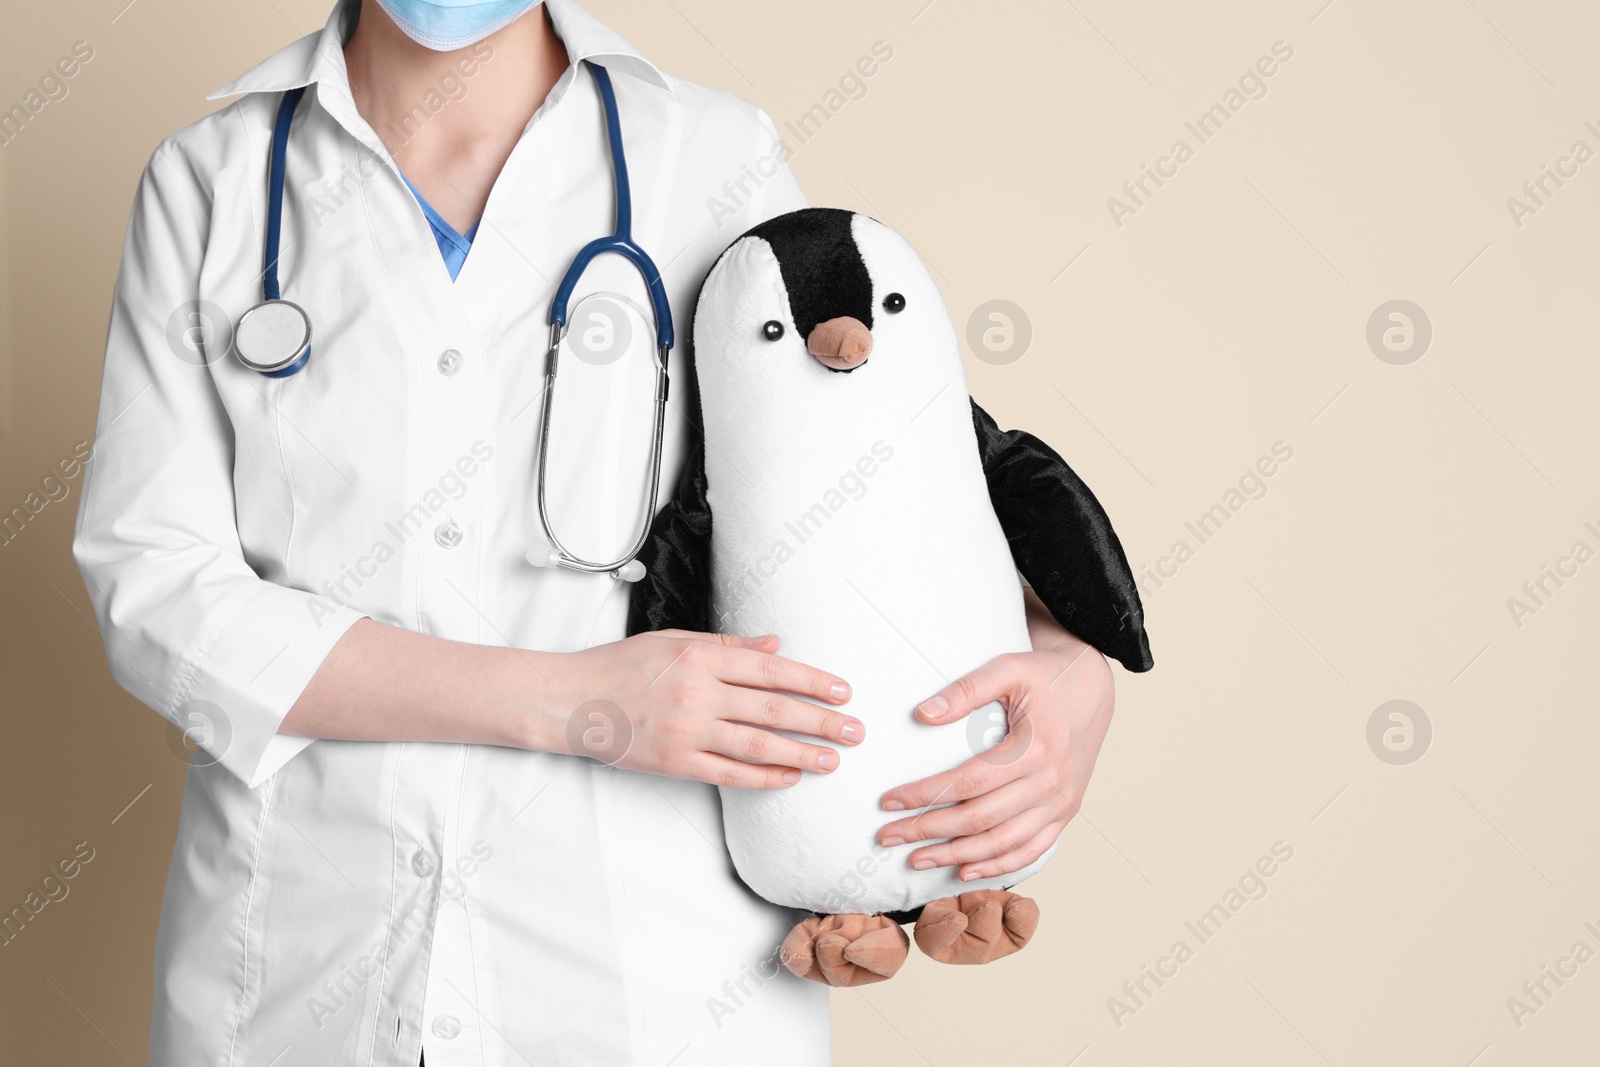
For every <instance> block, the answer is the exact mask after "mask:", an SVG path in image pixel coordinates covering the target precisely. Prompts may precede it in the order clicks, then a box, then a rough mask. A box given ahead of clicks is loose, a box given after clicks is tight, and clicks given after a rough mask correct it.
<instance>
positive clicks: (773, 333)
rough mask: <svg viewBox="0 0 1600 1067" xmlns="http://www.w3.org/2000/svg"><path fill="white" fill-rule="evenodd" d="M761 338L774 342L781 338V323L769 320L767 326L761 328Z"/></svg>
mask: <svg viewBox="0 0 1600 1067" xmlns="http://www.w3.org/2000/svg"><path fill="white" fill-rule="evenodd" d="M761 336H762V337H765V338H766V339H767V340H769V341H776V340H777V339H778V338H780V337H782V336H783V323H781V322H779V321H778V320H777V319H769V320H768V321H767V324H766V325H765V326H763V327H761Z"/></svg>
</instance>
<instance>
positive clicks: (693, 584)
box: [628, 436, 711, 636]
mask: <svg viewBox="0 0 1600 1067" xmlns="http://www.w3.org/2000/svg"><path fill="white" fill-rule="evenodd" d="M705 449H706V446H705V442H704V440H703V439H701V438H699V437H698V436H697V437H696V439H695V444H694V451H693V453H692V454H691V455H690V456H689V461H688V462H687V463H686V464H685V465H684V468H683V476H682V477H681V478H680V479H679V482H678V491H677V494H676V496H675V497H674V498H673V500H672V503H670V504H668V505H667V506H666V507H664V508H662V509H661V510H660V511H659V512H657V513H656V517H655V519H654V521H652V522H651V524H650V536H649V537H648V538H647V539H646V540H645V544H644V549H643V550H642V551H641V552H640V553H639V562H640V563H643V564H644V566H645V572H644V577H643V578H641V579H639V580H638V581H637V582H636V583H634V586H633V591H632V593H630V594H629V601H628V633H629V635H630V636H631V635H633V634H641V633H646V632H648V631H650V630H672V629H680V630H694V631H696V632H709V631H710V630H711V504H710V501H709V500H708V498H707V495H706V451H705Z"/></svg>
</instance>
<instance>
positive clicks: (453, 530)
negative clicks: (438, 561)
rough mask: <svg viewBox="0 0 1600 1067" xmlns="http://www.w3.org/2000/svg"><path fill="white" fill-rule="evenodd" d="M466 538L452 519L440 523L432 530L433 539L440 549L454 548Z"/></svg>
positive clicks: (458, 524)
mask: <svg viewBox="0 0 1600 1067" xmlns="http://www.w3.org/2000/svg"><path fill="white" fill-rule="evenodd" d="M466 536H467V535H466V533H465V532H464V531H463V530H462V529H461V524H460V523H458V522H456V520H454V519H448V520H446V521H444V522H441V523H440V524H439V525H438V526H436V527H434V530H433V539H434V540H435V541H437V542H439V547H440V548H454V547H456V546H457V545H459V544H460V543H461V541H462V539H463V538H465V537H466Z"/></svg>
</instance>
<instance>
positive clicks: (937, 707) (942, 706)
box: [917, 697, 950, 719]
mask: <svg viewBox="0 0 1600 1067" xmlns="http://www.w3.org/2000/svg"><path fill="white" fill-rule="evenodd" d="M949 710H950V702H949V701H948V700H946V699H945V698H944V697H929V698H928V699H927V700H924V701H923V702H922V703H921V704H918V705H917V713H918V714H920V715H921V716H922V717H923V718H924V719H941V718H943V717H944V713H945V712H947V711H949Z"/></svg>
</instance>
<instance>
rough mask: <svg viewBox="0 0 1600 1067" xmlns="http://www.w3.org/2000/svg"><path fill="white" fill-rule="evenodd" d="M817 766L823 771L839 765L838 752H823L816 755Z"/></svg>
mask: <svg viewBox="0 0 1600 1067" xmlns="http://www.w3.org/2000/svg"><path fill="white" fill-rule="evenodd" d="M817 766H818V767H821V768H822V769H823V770H825V771H831V770H833V769H834V768H835V767H837V766H839V753H837V752H824V753H823V754H822V755H820V756H818V757H817Z"/></svg>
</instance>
